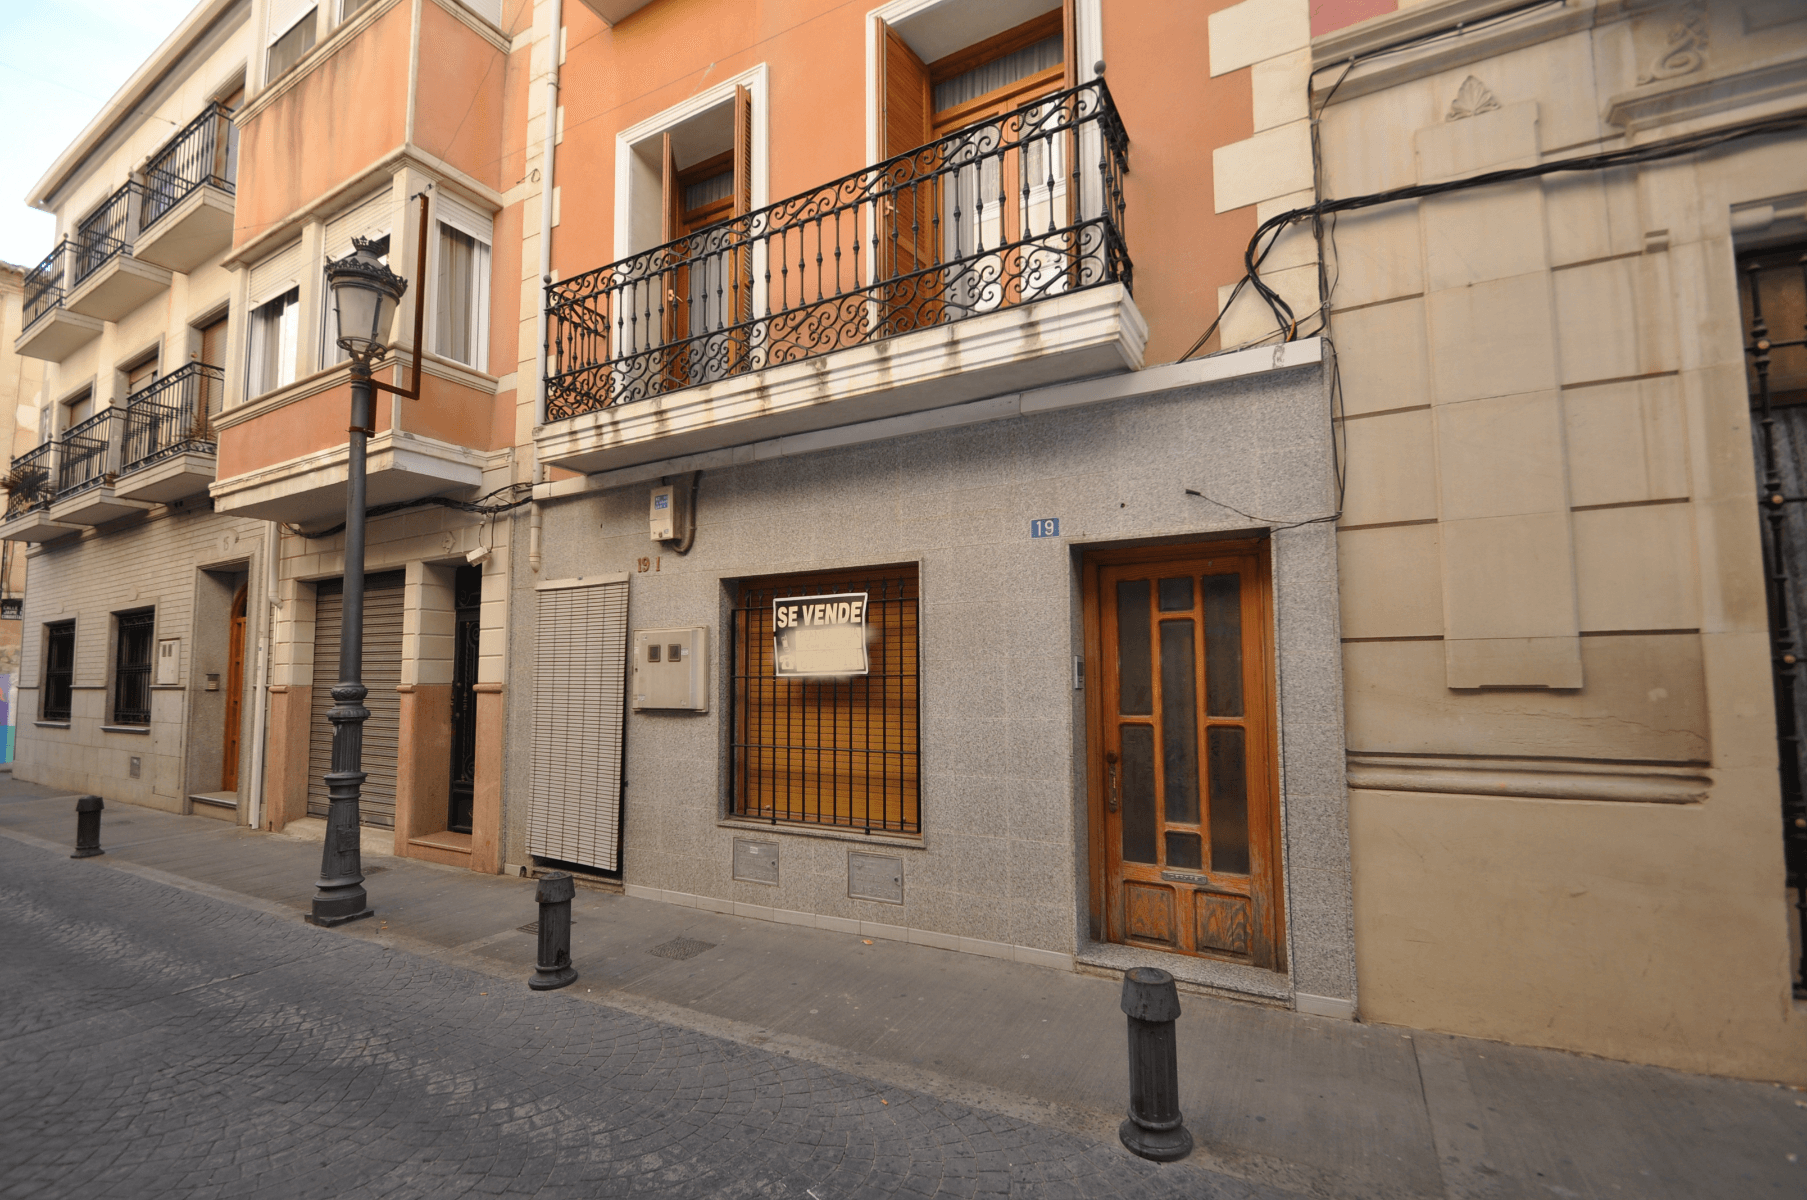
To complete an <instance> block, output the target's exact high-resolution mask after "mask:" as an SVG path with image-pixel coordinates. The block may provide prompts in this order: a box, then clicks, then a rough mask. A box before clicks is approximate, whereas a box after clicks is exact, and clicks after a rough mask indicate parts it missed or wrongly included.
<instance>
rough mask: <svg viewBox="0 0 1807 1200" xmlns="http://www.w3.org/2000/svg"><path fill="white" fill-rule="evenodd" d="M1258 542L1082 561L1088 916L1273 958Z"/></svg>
mask: <svg viewBox="0 0 1807 1200" xmlns="http://www.w3.org/2000/svg"><path fill="white" fill-rule="evenodd" d="M1266 549H1267V547H1266V543H1265V542H1258V543H1249V542H1237V543H1216V544H1211V545H1193V546H1185V547H1166V548H1162V549H1160V550H1155V551H1141V552H1127V551H1104V552H1098V553H1095V554H1093V555H1090V556H1088V558H1087V561H1086V576H1085V578H1086V623H1087V638H1088V650H1089V654H1088V657H1089V659H1090V661H1091V662H1092V663H1094V664H1096V666H1095V671H1096V680H1097V682H1096V685H1095V686H1093V687H1091V688H1090V689H1089V694H1088V698H1087V704H1088V712H1089V715H1090V730H1089V749H1090V753H1089V756H1088V757H1089V761H1090V767H1091V770H1090V776H1091V780H1092V786H1091V797H1092V799H1091V807H1092V821H1091V829H1092V834H1093V843H1092V844H1093V847H1094V850H1093V863H1092V866H1093V886H1094V902H1093V903H1094V917H1095V919H1096V920H1097V921H1098V923H1099V925H1100V926H1101V928H1102V931H1103V934H1104V937H1105V938H1106V940H1108V941H1112V942H1121V943H1125V944H1127V945H1132V946H1144V947H1147V948H1150V949H1158V950H1168V951H1172V952H1174V953H1178V954H1194V955H1204V956H1208V957H1212V958H1225V959H1230V960H1232V961H1237V962H1244V963H1249V964H1251V965H1253V966H1258V967H1269V968H1275V969H1284V967H1285V957H1284V955H1283V954H1282V953H1281V951H1280V946H1281V935H1282V913H1281V906H1280V895H1281V893H1280V861H1279V837H1278V808H1279V806H1278V804H1277V803H1276V802H1275V793H1276V788H1275V781H1274V751H1273V715H1272V704H1273V701H1272V696H1271V689H1270V686H1269V682H1268V681H1269V679H1270V678H1271V673H1270V671H1269V663H1270V661H1271V655H1270V652H1269V646H1270V645H1271V638H1270V636H1269V630H1270V628H1271V615H1270V614H1271V605H1270V603H1269V596H1270V591H1269V576H1268V570H1267V554H1266Z"/></svg>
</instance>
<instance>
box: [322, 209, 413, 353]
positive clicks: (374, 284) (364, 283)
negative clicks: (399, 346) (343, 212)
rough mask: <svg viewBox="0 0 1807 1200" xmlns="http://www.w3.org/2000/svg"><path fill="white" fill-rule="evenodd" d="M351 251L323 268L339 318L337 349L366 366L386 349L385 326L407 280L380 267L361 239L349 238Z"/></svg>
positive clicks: (387, 324)
mask: <svg viewBox="0 0 1807 1200" xmlns="http://www.w3.org/2000/svg"><path fill="white" fill-rule="evenodd" d="M351 245H352V252H351V253H350V254H347V255H346V256H345V257H344V258H341V259H339V260H338V261H337V262H333V263H328V264H327V267H326V285H327V286H328V287H329V288H331V289H332V293H333V311H334V313H335V314H336V315H337V316H338V319H339V348H340V349H342V350H344V351H345V353H347V354H349V355H350V356H351V357H352V360H353V361H354V362H360V363H364V364H366V365H368V364H370V363H373V362H376V361H377V360H378V359H380V358H382V357H383V355H384V353H385V352H386V351H387V349H388V345H387V343H388V339H389V326H390V325H391V323H392V322H393V321H394V320H395V306H396V304H397V303H398V302H400V300H401V298H402V293H404V292H406V291H407V290H408V281H407V280H406V279H403V278H402V277H401V276H400V275H397V274H396V273H395V272H393V271H391V270H390V269H389V268H388V267H386V266H384V265H383V263H382V260H381V259H379V258H377V256H376V255H375V254H374V253H373V252H372V250H371V243H370V242H369V241H368V240H367V239H365V238H353V239H351Z"/></svg>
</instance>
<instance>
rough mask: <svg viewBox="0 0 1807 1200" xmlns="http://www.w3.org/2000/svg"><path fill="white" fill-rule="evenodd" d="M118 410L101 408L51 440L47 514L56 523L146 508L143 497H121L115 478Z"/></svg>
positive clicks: (100, 520) (103, 519) (98, 519)
mask: <svg viewBox="0 0 1807 1200" xmlns="http://www.w3.org/2000/svg"><path fill="white" fill-rule="evenodd" d="M120 414H121V410H120V409H118V408H103V409H101V410H100V411H99V412H97V413H95V414H94V415H93V416H91V417H89V418H88V419H87V420H86V421H83V422H82V423H81V424H79V425H71V426H70V427H69V429H68V431H67V432H65V433H64V434H63V436H62V437H61V438H59V439H58V440H57V455H56V472H55V476H54V477H55V480H56V495H55V496H54V497H53V498H52V499H51V503H50V516H51V519H52V520H54V521H56V522H57V523H58V524H62V525H104V524H106V523H107V522H108V521H117V520H118V519H119V518H121V517H129V516H131V515H132V514H134V513H139V512H143V511H144V510H146V509H148V508H149V507H150V505H149V504H148V503H145V502H142V501H138V500H126V499H121V498H120V496H119V494H118V492H117V491H116V490H115V486H114V485H115V482H116V481H117V479H118V470H117V464H118V462H119V435H120V424H121V422H120Z"/></svg>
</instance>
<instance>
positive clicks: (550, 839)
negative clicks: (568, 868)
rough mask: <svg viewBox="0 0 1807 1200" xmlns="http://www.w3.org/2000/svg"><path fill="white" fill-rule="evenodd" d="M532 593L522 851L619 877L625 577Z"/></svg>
mask: <svg viewBox="0 0 1807 1200" xmlns="http://www.w3.org/2000/svg"><path fill="white" fill-rule="evenodd" d="M538 592H539V612H538V615H537V618H536V625H535V637H534V650H533V818H532V822H531V824H530V825H529V827H528V832H527V849H528V851H529V852H530V853H532V854H535V855H537V856H539V857H541V858H554V859H558V860H560V861H562V862H571V863H582V864H585V865H587V866H592V867H599V868H601V869H603V870H605V871H615V870H619V869H620V851H621V737H622V713H623V704H624V703H625V700H626V694H625V693H626V690H627V576H626V575H607V576H601V577H599V578H595V579H571V580H561V581H557V582H549V583H542V584H540V585H538Z"/></svg>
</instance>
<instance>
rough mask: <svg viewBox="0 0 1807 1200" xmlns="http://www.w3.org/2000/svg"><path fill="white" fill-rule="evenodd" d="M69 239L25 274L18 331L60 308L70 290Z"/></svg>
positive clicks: (65, 239)
mask: <svg viewBox="0 0 1807 1200" xmlns="http://www.w3.org/2000/svg"><path fill="white" fill-rule="evenodd" d="M68 281H69V239H68V238H64V239H63V240H62V241H60V242H58V243H57V244H56V249H55V250H52V251H51V252H50V253H49V254H47V255H45V256H44V261H43V262H41V263H39V264H38V265H37V266H35V267H33V268H32V269H31V270H29V271H27V272H26V273H25V294H24V309H23V311H22V312H21V313H20V317H19V328H20V329H29V328H31V324H32V322H33V321H36V320H37V319H38V318H39V317H41V316H43V315H44V314H45V313H47V312H49V311H51V310H52V309H54V308H60V307H61V306H62V303H63V297H64V296H65V295H67V294H68V291H69V282H68Z"/></svg>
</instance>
